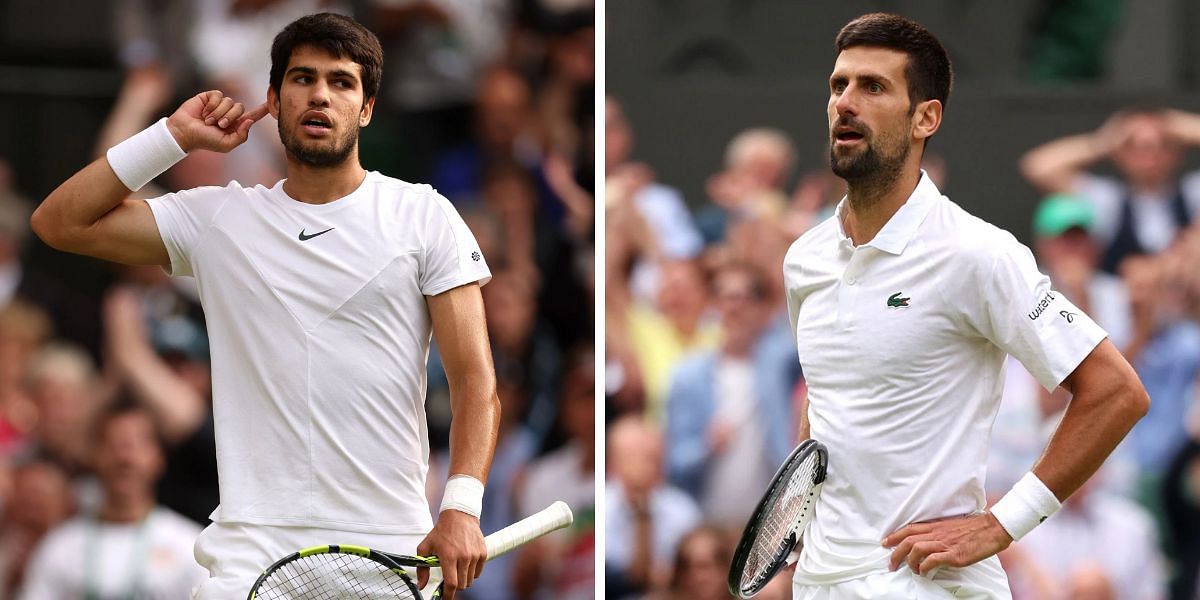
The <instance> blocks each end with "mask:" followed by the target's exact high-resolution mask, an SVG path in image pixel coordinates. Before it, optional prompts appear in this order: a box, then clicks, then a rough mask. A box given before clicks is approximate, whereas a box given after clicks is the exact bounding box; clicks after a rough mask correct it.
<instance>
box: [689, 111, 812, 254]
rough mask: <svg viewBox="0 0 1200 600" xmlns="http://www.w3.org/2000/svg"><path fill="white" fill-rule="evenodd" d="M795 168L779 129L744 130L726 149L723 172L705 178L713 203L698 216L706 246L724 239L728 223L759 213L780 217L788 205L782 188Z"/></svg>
mask: <svg viewBox="0 0 1200 600" xmlns="http://www.w3.org/2000/svg"><path fill="white" fill-rule="evenodd" d="M795 165H796V150H795V147H794V146H793V145H792V142H791V140H790V139H788V137H787V135H786V134H784V133H783V132H782V131H779V130H778V129H771V128H767V127H758V128H753V129H747V130H745V131H743V132H741V133H739V134H738V135H736V136H734V138H733V139H732V140H731V141H730V142H729V145H728V146H727V147H726V149H725V170H723V171H721V172H720V173H717V174H716V175H713V176H712V177H710V178H709V179H708V183H707V185H706V188H707V190H708V196H709V198H710V199H711V200H712V202H713V204H712V205H710V206H707V207H706V208H705V209H704V210H702V211H701V212H700V214H699V216H698V217H697V219H696V220H697V222H698V224H699V226H700V231H701V233H702V234H703V236H704V240H705V242H706V243H709V244H711V243H715V242H719V241H721V240H723V239H725V236H726V231H727V230H728V228H729V225H730V223H732V222H735V221H736V220H738V219H739V218H743V217H746V216H752V215H759V214H764V213H766V214H779V213H781V212H782V211H783V208H784V206H785V205H786V203H787V198H786V195H785V194H784V192H783V189H784V186H785V185H786V184H787V181H788V179H789V178H790V177H791V175H792V170H793V169H794V168H795Z"/></svg>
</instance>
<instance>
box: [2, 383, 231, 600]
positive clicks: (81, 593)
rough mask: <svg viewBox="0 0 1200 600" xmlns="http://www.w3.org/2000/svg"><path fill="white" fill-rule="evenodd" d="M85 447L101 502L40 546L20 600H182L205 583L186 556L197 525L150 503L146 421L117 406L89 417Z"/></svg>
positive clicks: (152, 436)
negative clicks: (93, 465) (90, 430)
mask: <svg viewBox="0 0 1200 600" xmlns="http://www.w3.org/2000/svg"><path fill="white" fill-rule="evenodd" d="M90 441H91V442H92V444H93V450H94V456H95V461H96V474H97V476H98V477H99V479H100V485H101V487H102V489H103V500H102V501H101V504H100V506H99V508H98V510H97V511H96V512H95V513H94V514H89V515H85V516H80V517H76V518H75V519H72V520H70V521H68V522H67V523H65V524H63V525H61V526H60V527H57V528H55V529H54V530H53V531H51V532H50V533H49V534H48V535H47V536H46V537H45V538H44V539H43V540H42V542H41V544H39V546H38V548H37V550H36V551H35V552H34V555H33V558H32V559H31V561H30V564H29V569H28V573H27V576H26V579H25V583H24V586H23V588H22V590H23V591H22V593H21V595H20V598H21V600H60V599H62V598H154V599H159V600H168V599H172V598H187V597H189V596H190V595H191V594H192V591H193V589H194V588H195V587H197V586H199V585H200V583H201V582H202V581H204V579H205V578H206V577H207V573H206V572H205V571H204V569H203V568H201V567H200V566H199V565H197V564H196V561H195V560H194V559H193V558H192V542H193V541H194V540H195V538H196V536H198V535H199V534H200V527H199V526H198V525H196V524H195V523H192V522H191V521H188V520H187V519H185V518H183V517H182V516H180V515H178V514H176V513H174V512H172V511H170V510H168V509H166V508H162V507H160V506H157V505H156V501H155V498H154V484H155V481H156V480H157V479H158V477H159V476H160V475H161V474H162V469H163V454H162V448H161V447H160V446H159V440H158V436H157V432H156V430H155V427H154V420H153V418H152V417H151V415H150V414H149V413H147V412H145V411H143V410H141V409H138V408H136V407H134V406H133V405H123V404H117V405H115V406H113V407H112V408H111V409H109V410H108V411H107V412H105V413H103V414H101V415H100V416H99V417H98V418H97V419H96V422H95V431H94V432H93V433H92V435H91V436H90ZM81 557H87V559H86V560H81Z"/></svg>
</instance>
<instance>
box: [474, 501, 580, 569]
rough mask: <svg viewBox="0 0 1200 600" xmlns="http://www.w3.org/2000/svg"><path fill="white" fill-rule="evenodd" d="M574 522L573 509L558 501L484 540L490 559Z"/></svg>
mask: <svg viewBox="0 0 1200 600" xmlns="http://www.w3.org/2000/svg"><path fill="white" fill-rule="evenodd" d="M573 520H574V516H572V515H571V507H569V506H567V503H566V502H563V501H562V500H558V501H556V502H555V503H554V504H551V505H550V506H548V507H547V508H544V509H542V510H541V511H539V512H536V513H534V514H532V515H529V516H528V517H526V518H524V519H521V520H520V521H517V522H516V523H513V524H512V525H509V526H508V527H505V528H504V529H501V530H500V531H497V532H495V533H493V534H492V535H489V536H487V537H485V538H483V541H484V543H485V544H487V555H488V558H489V559H492V558H496V557H497V556H500V555H501V554H504V553H505V552H508V551H509V550H512V549H513V548H516V547H517V546H520V545H521V544H524V543H526V542H529V541H530V540H532V539H534V538H537V537H541V536H543V535H546V534H547V533H550V532H551V531H554V530H556V529H562V528H563V527H566V526H567V525H570V524H571V521H573Z"/></svg>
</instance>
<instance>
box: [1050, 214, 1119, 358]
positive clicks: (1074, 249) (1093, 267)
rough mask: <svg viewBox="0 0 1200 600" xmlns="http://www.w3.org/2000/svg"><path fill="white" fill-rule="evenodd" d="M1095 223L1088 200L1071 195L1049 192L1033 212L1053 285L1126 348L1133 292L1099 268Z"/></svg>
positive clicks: (1116, 342) (1116, 278) (1099, 255)
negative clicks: (1094, 231) (1130, 301)
mask: <svg viewBox="0 0 1200 600" xmlns="http://www.w3.org/2000/svg"><path fill="white" fill-rule="evenodd" d="M1094 223H1095V213H1094V211H1093V210H1092V206H1091V205H1090V204H1088V202H1087V201H1086V200H1084V199H1082V198H1080V197H1078V196H1075V195H1072V194H1053V195H1050V196H1047V197H1046V198H1045V199H1043V200H1042V201H1041V203H1039V204H1038V207H1037V210H1036V211H1035V212H1034V214H1033V233H1034V248H1033V249H1034V253H1035V255H1036V256H1037V260H1038V264H1039V265H1040V266H1041V267H1042V270H1043V271H1044V272H1045V273H1046V275H1047V276H1049V277H1050V281H1051V283H1052V284H1053V285H1054V288H1055V289H1057V290H1059V291H1061V292H1062V293H1063V294H1065V295H1066V296H1067V298H1069V299H1070V300H1071V301H1072V302H1074V303H1075V305H1076V306H1078V307H1079V308H1080V309H1081V310H1083V312H1085V313H1087V314H1088V315H1091V317H1092V318H1093V319H1095V320H1096V323H1098V324H1099V325H1100V326H1101V327H1103V328H1104V330H1105V331H1107V332H1108V336H1109V339H1110V340H1112V342H1113V343H1114V344H1116V346H1117V347H1118V348H1122V349H1123V348H1125V346H1126V344H1127V343H1128V341H1129V337H1130V318H1129V292H1128V290H1126V288H1125V284H1124V283H1123V282H1122V281H1121V279H1120V278H1118V277H1115V276H1113V275H1110V274H1108V273H1105V272H1104V271H1102V270H1100V268H1099V266H1100V258H1101V248H1100V246H1099V244H1097V243H1096V241H1095V240H1094V239H1093V238H1092V237H1091V234H1092V230H1093V225H1094Z"/></svg>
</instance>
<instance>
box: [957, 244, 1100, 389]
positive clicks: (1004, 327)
mask: <svg viewBox="0 0 1200 600" xmlns="http://www.w3.org/2000/svg"><path fill="white" fill-rule="evenodd" d="M997 244H998V245H997V247H994V248H992V249H991V250H990V251H989V252H988V253H987V255H986V257H990V261H989V260H987V258H986V257H981V260H983V261H986V262H985V264H980V265H979V268H978V269H977V270H976V273H977V274H978V275H979V277H981V278H982V280H981V281H975V282H974V284H975V286H974V287H975V289H976V290H978V294H979V295H978V297H977V301H976V302H974V303H973V304H974V306H973V307H971V308H969V309H968V310H969V313H970V314H969V315H968V318H969V319H970V320H971V322H972V324H973V325H974V326H975V328H976V329H978V330H979V332H980V333H981V334H982V335H983V336H984V337H985V338H987V339H988V340H990V341H991V342H992V343H994V344H996V346H998V347H999V348H1000V349H1002V350H1004V351H1005V352H1007V353H1008V354H1010V355H1011V356H1013V357H1014V358H1016V359H1017V360H1019V361H1021V364H1023V365H1025V368H1026V369H1028V370H1029V372H1030V373H1031V374H1033V376H1034V377H1035V378H1037V380H1038V382H1039V383H1040V384H1041V385H1042V387H1044V388H1046V389H1047V390H1053V389H1054V388H1056V387H1058V385H1059V384H1060V383H1062V381H1063V380H1064V379H1066V377H1067V376H1068V375H1070V374H1071V373H1072V372H1073V371H1074V370H1075V368H1076V367H1078V366H1079V363H1081V362H1083V359H1084V358H1086V357H1087V355H1088V354H1090V353H1091V352H1092V350H1093V349H1095V347H1096V346H1097V345H1098V344H1099V343H1100V342H1101V341H1102V340H1104V338H1105V337H1107V334H1106V333H1105V332H1104V330H1103V329H1101V328H1100V326H1099V325H1097V324H1096V322H1095V321H1093V320H1092V318H1091V317H1089V316H1088V315H1086V314H1084V313H1083V311H1081V310H1079V308H1078V307H1076V306H1075V305H1074V304H1072V303H1071V302H1070V301H1069V300H1067V297H1066V296H1064V295H1063V294H1062V293H1061V292H1057V291H1054V290H1053V289H1051V287H1050V279H1049V278H1048V277H1046V276H1045V275H1043V274H1042V273H1041V272H1039V271H1038V269H1037V263H1036V262H1035V261H1034V259H1033V253H1032V252H1030V251H1029V248H1027V247H1025V246H1024V245H1022V244H1021V243H1020V242H1018V241H1016V239H1014V238H1013V237H1012V236H1011V235H1008V234H1005V235H1004V237H1003V238H1001V239H1000V240H999V241H998V243H997ZM1097 301H1103V300H1102V299H1097Z"/></svg>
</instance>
